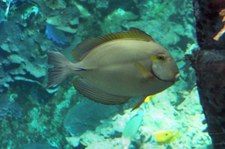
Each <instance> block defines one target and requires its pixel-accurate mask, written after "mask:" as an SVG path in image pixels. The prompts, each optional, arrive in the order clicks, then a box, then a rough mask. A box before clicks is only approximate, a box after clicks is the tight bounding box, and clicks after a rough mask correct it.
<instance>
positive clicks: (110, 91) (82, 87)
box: [48, 29, 178, 104]
mask: <svg viewBox="0 0 225 149" xmlns="http://www.w3.org/2000/svg"><path fill="white" fill-rule="evenodd" d="M74 51H75V53H76V51H78V52H77V53H76V54H75V55H78V57H77V58H78V59H80V61H79V62H78V63H72V62H69V61H68V60H67V59H66V58H65V57H64V56H63V55H62V54H61V53H59V52H49V54H48V55H49V64H50V65H53V66H54V67H53V68H50V69H49V86H52V85H55V84H59V83H61V82H62V81H63V80H64V79H65V78H66V77H67V76H69V75H71V74H74V75H76V76H78V77H77V78H76V79H75V81H74V86H75V88H76V89H77V90H78V91H79V92H80V93H81V94H83V95H85V96H87V97H89V98H90V99H93V100H95V101H98V102H101V103H104V104H121V103H124V102H126V101H127V100H128V99H129V98H131V97H145V96H148V95H152V94H156V93H158V92H160V91H163V90H164V89H166V88H168V87H169V86H171V85H172V84H174V83H175V81H176V80H177V76H178V68H177V65H176V63H175V61H174V59H173V58H172V57H171V56H170V54H169V53H168V51H167V50H165V49H164V48H163V47H161V46H160V45H159V44H157V43H155V42H154V41H153V39H152V38H151V37H150V36H149V35H147V34H145V33H144V32H142V31H140V30H138V29H130V30H128V31H127V32H120V33H114V34H110V35H106V36H103V37H99V38H96V39H92V40H89V41H87V42H86V43H85V42H84V43H82V44H80V45H78V47H77V50H74ZM79 52H80V53H79Z"/></svg>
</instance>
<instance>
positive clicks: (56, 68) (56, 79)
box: [47, 51, 73, 88]
mask: <svg viewBox="0 0 225 149" xmlns="http://www.w3.org/2000/svg"><path fill="white" fill-rule="evenodd" d="M47 54H48V65H49V68H48V86H47V87H48V88H49V87H52V86H54V85H57V84H60V83H61V82H63V81H64V80H65V79H66V78H67V77H68V76H69V75H71V74H72V73H73V63H72V62H70V61H69V60H68V59H67V58H66V57H65V56H64V55H63V54H62V53H60V52H54V51H49V52H48V53H47Z"/></svg>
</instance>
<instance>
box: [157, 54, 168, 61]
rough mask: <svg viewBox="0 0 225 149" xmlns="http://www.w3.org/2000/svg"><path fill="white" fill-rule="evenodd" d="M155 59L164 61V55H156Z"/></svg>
mask: <svg viewBox="0 0 225 149" xmlns="http://www.w3.org/2000/svg"><path fill="white" fill-rule="evenodd" d="M157 59H159V60H162V61H164V60H165V59H166V57H165V56H164V55H158V56H157Z"/></svg>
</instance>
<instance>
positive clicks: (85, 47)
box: [72, 28, 154, 60]
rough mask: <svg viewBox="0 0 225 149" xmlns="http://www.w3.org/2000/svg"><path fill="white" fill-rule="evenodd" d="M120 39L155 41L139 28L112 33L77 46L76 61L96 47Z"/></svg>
mask: <svg viewBox="0 0 225 149" xmlns="http://www.w3.org/2000/svg"><path fill="white" fill-rule="evenodd" d="M118 39H129V40H142V41H147V42H148V41H154V40H153V38H152V37H151V36H150V35H148V34H146V33H145V32H144V31H142V30H140V29H137V28H130V29H129V30H128V31H123V32H117V33H111V34H107V35H104V36H100V37H97V38H92V39H88V40H85V41H83V42H81V43H80V44H78V45H77V47H76V48H75V49H74V50H73V54H72V55H73V56H74V58H75V59H78V60H81V59H82V58H83V57H85V55H86V54H87V53H88V52H89V51H91V50H92V49H94V48H95V47H97V46H99V45H101V44H103V43H106V42H109V41H113V40H118ZM74 53H75V54H74Z"/></svg>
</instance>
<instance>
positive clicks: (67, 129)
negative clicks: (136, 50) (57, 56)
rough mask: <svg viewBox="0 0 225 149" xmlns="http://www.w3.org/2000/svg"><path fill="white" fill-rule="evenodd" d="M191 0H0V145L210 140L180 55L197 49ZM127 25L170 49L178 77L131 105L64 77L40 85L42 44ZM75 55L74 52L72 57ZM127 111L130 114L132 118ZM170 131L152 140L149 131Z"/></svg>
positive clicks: (72, 41)
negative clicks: (110, 101)
mask: <svg viewBox="0 0 225 149" xmlns="http://www.w3.org/2000/svg"><path fill="white" fill-rule="evenodd" d="M192 7H193V6H192V1H191V0H127V1H122V0H104V1H103V0H77V1H75V0H67V1H65V0H33V1H31V0H1V1H0V62H1V63H0V66H1V67H0V95H1V96H0V148H1V149H20V148H22V149H39V148H41V149H42V148H43V149H51V148H56V149H57V148H58V149H72V148H81V149H82V148H87V149H105V148H108V149H121V148H129V149H139V148H141V149H149V148H154V149H155V148H156V149H158V148H159V149H181V148H182V149H192V148H196V149H204V148H207V146H208V145H210V144H211V139H210V137H209V136H208V133H207V132H205V130H206V129H207V125H206V124H205V123H204V120H205V116H204V114H203V111H202V107H201V105H200V103H199V96H198V92H197V88H196V84H195V75H194V71H193V69H192V68H191V67H190V63H189V62H188V61H187V60H185V55H186V54H190V53H191V52H192V51H193V50H194V49H197V48H198V46H197V44H196V37H195V19H194V15H193V8H192ZM131 27H136V28H139V29H141V30H143V31H145V32H146V33H148V34H150V35H151V36H152V37H153V38H154V39H155V41H157V42H158V43H160V44H161V45H163V46H164V47H165V48H166V49H168V50H169V52H170V53H171V54H172V55H173V57H174V59H175V60H176V61H177V64H178V67H179V69H180V75H181V77H180V80H179V81H178V82H177V83H176V84H175V85H173V86H172V87H170V88H169V89H167V90H165V91H163V92H161V93H159V94H157V95H155V96H152V97H151V99H150V101H148V102H145V103H144V104H143V105H142V106H141V108H139V109H137V110H135V111H132V112H131V109H132V108H133V105H134V104H135V103H136V101H137V100H135V99H131V101H130V102H128V103H126V104H124V105H119V106H108V105H102V104H99V103H96V102H93V101H91V100H88V99H87V98H85V97H84V96H82V95H80V94H79V93H78V92H77V91H76V90H75V89H74V87H73V86H72V78H69V79H67V81H65V82H63V84H61V85H60V86H59V87H56V88H54V89H47V88H46V84H47V67H48V66H47V55H46V53H47V51H50V50H55V51H60V52H62V53H64V54H65V55H66V56H67V57H69V58H70V59H71V60H73V59H72V56H71V51H72V50H73V49H74V48H75V47H76V45H77V44H78V43H80V42H81V41H83V40H85V39H88V38H91V37H97V36H101V35H104V34H107V33H112V32H118V31H125V30H128V29H129V28H131ZM74 61H76V60H74ZM133 119H135V120H133ZM159 131H171V132H178V133H179V137H176V138H175V139H174V140H173V141H171V142H169V141H166V142H165V143H163V144H158V143H157V142H156V141H155V139H154V137H153V136H152V134H153V133H155V132H159Z"/></svg>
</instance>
